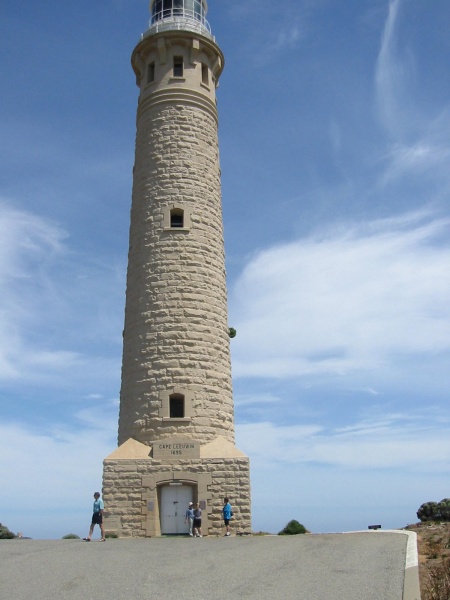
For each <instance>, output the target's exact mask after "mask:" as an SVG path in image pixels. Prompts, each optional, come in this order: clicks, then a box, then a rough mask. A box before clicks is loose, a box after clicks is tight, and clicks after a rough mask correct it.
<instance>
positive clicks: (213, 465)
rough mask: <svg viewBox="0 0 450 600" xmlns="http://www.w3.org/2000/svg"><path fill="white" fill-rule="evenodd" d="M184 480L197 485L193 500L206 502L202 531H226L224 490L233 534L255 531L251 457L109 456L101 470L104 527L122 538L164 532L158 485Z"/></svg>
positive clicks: (208, 532)
mask: <svg viewBox="0 0 450 600" xmlns="http://www.w3.org/2000/svg"><path fill="white" fill-rule="evenodd" d="M180 481H183V482H184V483H185V484H191V485H192V486H193V490H195V489H197V492H196V493H197V494H198V496H197V497H196V498H194V500H195V501H199V502H200V503H203V507H204V508H203V513H202V530H203V533H204V535H218V536H219V535H223V533H224V527H223V519H222V506H223V497H224V496H225V495H226V496H228V497H229V498H230V502H231V504H232V506H233V519H232V523H231V528H232V533H233V534H237V533H242V534H248V533H250V532H251V510H250V506H251V504H250V500H251V499H250V465H249V460H248V458H247V457H239V458H226V459H220V458H217V459H203V460H202V459H197V460H185V461H179V462H177V463H176V464H174V463H166V464H164V463H162V462H161V461H152V460H151V459H125V460H114V459H106V460H105V461H104V471H103V496H104V498H105V499H107V501H106V504H105V529H106V531H107V532H110V533H115V534H117V535H118V536H119V537H153V536H158V535H161V528H160V514H159V498H158V494H159V491H160V488H161V486H163V485H168V484H169V483H170V482H175V483H177V482H180ZM242 482H245V483H242ZM185 508H187V507H185Z"/></svg>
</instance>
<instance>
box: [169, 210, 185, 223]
mask: <svg viewBox="0 0 450 600" xmlns="http://www.w3.org/2000/svg"><path fill="white" fill-rule="evenodd" d="M170 226H171V227H184V211H183V210H181V208H173V209H172V210H171V211H170Z"/></svg>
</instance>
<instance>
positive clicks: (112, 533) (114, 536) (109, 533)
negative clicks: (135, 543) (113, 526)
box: [105, 531, 119, 540]
mask: <svg viewBox="0 0 450 600" xmlns="http://www.w3.org/2000/svg"><path fill="white" fill-rule="evenodd" d="M118 537H119V536H118V535H117V533H116V532H115V531H107V532H106V533H105V538H106V539H107V540H111V539H117V538H118Z"/></svg>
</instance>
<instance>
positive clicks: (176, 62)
mask: <svg viewBox="0 0 450 600" xmlns="http://www.w3.org/2000/svg"><path fill="white" fill-rule="evenodd" d="M173 76H174V77H183V57H182V56H174V57H173Z"/></svg>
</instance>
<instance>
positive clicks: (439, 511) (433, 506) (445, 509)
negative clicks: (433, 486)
mask: <svg viewBox="0 0 450 600" xmlns="http://www.w3.org/2000/svg"><path fill="white" fill-rule="evenodd" d="M417 518H418V519H420V520H421V521H422V522H424V521H450V498H444V499H443V500H441V501H440V502H424V503H423V504H422V505H421V506H420V507H419V510H418V511H417Z"/></svg>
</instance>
